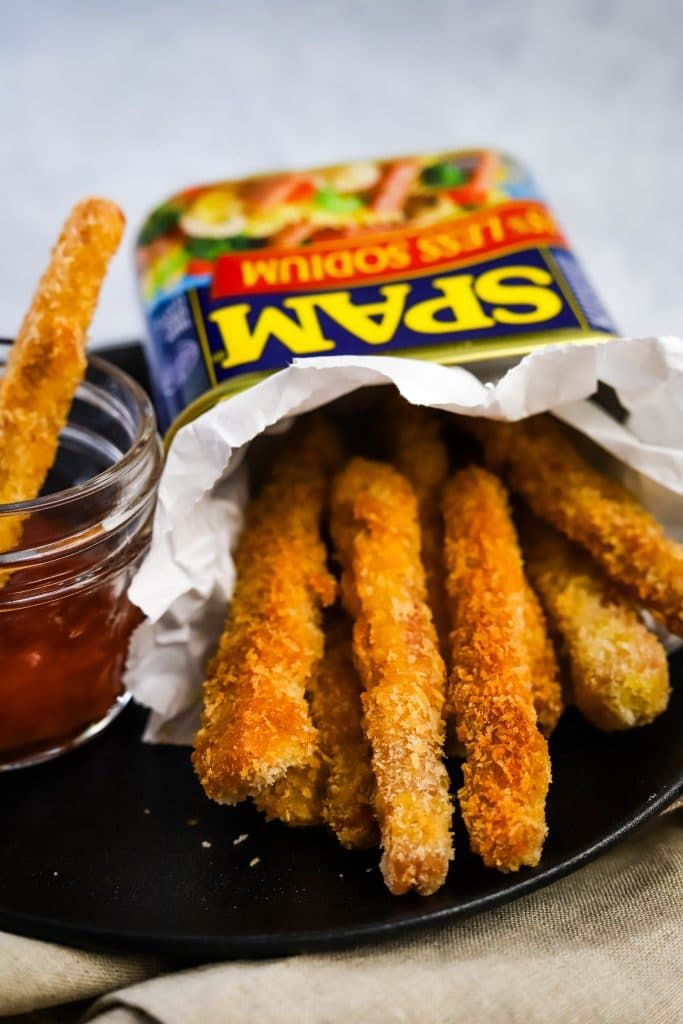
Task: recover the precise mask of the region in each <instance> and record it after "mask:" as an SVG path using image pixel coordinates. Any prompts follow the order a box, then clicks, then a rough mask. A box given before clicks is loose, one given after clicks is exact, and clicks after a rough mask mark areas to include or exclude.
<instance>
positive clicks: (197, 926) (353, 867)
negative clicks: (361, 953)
mask: <svg viewBox="0 0 683 1024" xmlns="http://www.w3.org/2000/svg"><path fill="white" fill-rule="evenodd" d="M671 667H672V673H673V675H674V677H678V682H679V684H680V685H679V689H678V693H677V694H676V695H675V696H674V698H673V700H672V704H671V707H670V708H669V710H668V711H667V712H666V714H665V715H663V716H662V717H661V718H660V719H659V720H658V721H657V722H655V723H654V724H653V725H651V726H649V727H647V728H644V729H638V730H633V731H632V732H629V733H622V734H619V735H614V736H604V735H602V734H600V733H598V732H596V731H594V730H593V729H591V728H590V727H589V726H587V725H585V724H584V723H583V722H582V721H581V720H580V719H579V718H578V716H577V715H575V714H573V713H569V714H567V716H566V718H565V719H564V720H563V721H562V723H561V725H560V727H559V729H558V731H557V733H556V735H555V736H554V737H553V740H552V744H551V749H552V758H553V775H554V781H553V785H552V788H551V793H550V799H549V807H548V818H549V826H550V835H549V838H548V841H547V843H546V849H545V853H544V855H543V860H542V862H541V865H540V867H538V868H536V869H535V870H524V871H521V872H520V873H519V874H517V875H501V874H498V873H496V872H494V871H487V870H486V869H484V868H483V867H482V866H481V864H480V863H479V862H478V861H477V860H476V858H474V857H472V856H470V854H469V852H468V850H467V840H466V838H465V837H464V836H463V834H462V832H461V831H458V832H457V835H456V845H457V861H456V864H455V865H454V867H453V868H452V869H451V873H450V876H449V879H448V882H447V884H446V886H445V887H444V888H443V889H442V890H441V892H439V893H437V894H436V895H435V896H431V897H429V898H428V899H420V898H419V897H401V898H396V897H393V896H390V895H389V893H388V892H387V891H386V889H385V888H384V886H383V884H382V880H381V878H380V874H379V871H378V869H377V866H376V865H377V854H376V853H368V854H351V853H346V852H344V851H343V850H342V849H341V848H340V847H339V846H338V844H337V843H336V842H335V840H334V839H333V838H332V837H331V836H328V835H327V834H326V833H325V832H324V831H323V830H322V829H320V830H319V829H304V830H298V831H297V830H293V829H291V830H290V829H287V828H285V827H284V826H281V825H279V824H270V825H268V824H266V823H265V822H264V821H263V820H262V818H261V817H260V815H259V814H258V813H257V812H256V811H255V810H254V809H253V808H251V807H249V806H242V807H236V808H222V807H218V806H217V805H215V804H211V803H210V802H209V801H208V800H207V799H206V798H205V797H204V795H203V793H202V791H201V789H200V787H199V784H198V783H197V781H196V779H195V777H194V775H193V772H192V769H191V767H190V762H189V751H188V750H187V749H186V748H182V747H152V746H148V745H144V744H142V743H140V742H139V736H140V732H141V728H142V724H143V721H144V714H143V712H142V711H141V710H140V709H139V708H130V709H128V710H127V711H125V712H124V713H123V714H122V715H121V717H120V718H119V720H118V721H117V722H115V723H114V724H113V725H112V726H111V727H110V728H109V729H108V730H107V731H106V732H105V733H103V734H102V735H101V736H100V737H98V738H97V739H95V740H93V741H92V743H90V744H89V745H88V746H85V747H82V748H81V749H80V750H77V751H75V752H74V753H72V754H69V755H68V756H66V757H63V758H61V759H60V760H57V761H53V762H51V763H48V764H44V765H39V766H37V767H35V768H29V769H25V770H23V771H19V772H8V773H6V774H5V775H4V776H0V806H1V807H2V816H3V831H4V836H5V838H4V841H3V842H2V844H0V928H4V929H6V930H9V931H14V932H20V933H22V934H25V935H32V936H36V937H39V938H43V939H53V940H57V941H62V942H68V943H71V944H74V945H82V946H90V947H94V948H106V947H109V948H112V947H117V948H121V949H128V950H133V949H136V950H149V951H154V952H159V953H167V954H177V955H182V956H189V957H197V958H201V959H209V958H214V957H225V956H263V955H273V954H280V953H286V952H294V951H298V950H311V949H313V950H315V949H324V948H332V947H335V946H341V945H344V944H347V943H351V942H354V941H357V940H361V939H367V938H370V937H373V936H381V935H386V934H389V933H394V932H397V931H399V930H401V929H405V928H410V927H414V926H416V925H421V924H427V923H433V922H435V921H438V920H443V919H445V918H452V917H457V916H464V915H467V914H473V913H476V912H479V911H481V910H485V909H486V908H488V907H493V906H496V905H497V904H499V903H503V902H505V901H507V900H511V899H513V898H515V897H517V896H520V895H522V894H523V893H526V892H529V891H531V890H532V889H535V888H538V887H539V886H542V885H547V884H548V883H549V882H552V881H554V880H555V879H557V878H559V877H561V876H562V875H565V874H567V873H568V872H570V871H573V870H575V869H576V868H577V867H580V866H581V865H582V864H584V863H585V862H586V861H588V860H590V859H591V858H592V857H595V856H596V855H597V854H598V853H600V852H601V851H602V850H604V849H605V848H606V847H608V846H609V845H610V844H612V843H614V842H616V841H617V840H618V839H621V838H622V837H623V836H625V835H626V834H627V833H628V832H630V831H631V830H632V829H634V828H636V827H637V826H638V825H640V824H642V823H643V822H644V821H645V820H646V819H647V818H649V817H650V816H651V815H653V814H655V813H656V812H657V811H659V810H661V809H662V808H663V807H665V806H666V805H667V804H668V803H669V802H670V801H672V800H673V799H674V798H675V797H676V796H677V795H679V794H681V793H682V792H683V744H681V739H680V738H681V735H682V734H683V679H682V678H681V677H683V652H682V653H681V654H678V655H675V656H674V657H673V658H672V664H671ZM193 821H196V824H192V823H191V822H193ZM241 835H246V836H247V838H246V839H244V840H243V841H242V842H238V843H237V844H235V840H237V839H238V837H240V836H241ZM207 844H210V845H207ZM256 858H258V862H256Z"/></svg>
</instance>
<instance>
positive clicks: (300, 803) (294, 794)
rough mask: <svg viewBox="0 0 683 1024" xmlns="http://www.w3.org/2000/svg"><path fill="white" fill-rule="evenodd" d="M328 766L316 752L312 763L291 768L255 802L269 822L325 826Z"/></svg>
mask: <svg viewBox="0 0 683 1024" xmlns="http://www.w3.org/2000/svg"><path fill="white" fill-rule="evenodd" d="M326 779H327V765H326V764H325V761H324V759H323V757H322V756H321V755H320V752H319V751H318V750H317V749H316V750H314V752H313V755H312V756H311V758H310V760H309V762H308V764H305V765H304V766H303V767H301V768H290V769H289V770H288V771H287V772H286V773H285V774H284V775H283V777H282V778H281V779H278V780H277V782H274V783H273V784H272V786H269V787H268V788H267V789H262V790H261V791H260V792H259V793H257V794H256V796H255V797H254V803H255V804H256V806H257V807H258V809H259V810H260V811H262V812H263V813H264V814H265V816H266V818H268V820H269V821H272V820H274V819H277V820H278V821H284V822H285V824H287V825H321V824H322V823H323V821H324V820H325V815H324V812H323V803H324V799H325V782H326Z"/></svg>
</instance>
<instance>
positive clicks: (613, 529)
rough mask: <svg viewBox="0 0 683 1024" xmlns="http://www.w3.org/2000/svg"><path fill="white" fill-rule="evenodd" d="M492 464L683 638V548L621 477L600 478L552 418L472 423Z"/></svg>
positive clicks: (535, 509)
mask: <svg viewBox="0 0 683 1024" xmlns="http://www.w3.org/2000/svg"><path fill="white" fill-rule="evenodd" d="M470 427H471V429H472V430H473V431H474V432H475V433H476V435H477V437H478V438H479V439H480V440H481V442H482V444H483V447H484V453H485V457H486V461H487V464H488V465H489V466H491V468H494V469H496V470H498V471H500V472H502V473H503V475H504V476H505V477H506V479H507V481H508V482H509V484H510V487H511V488H512V489H513V490H515V491H517V492H518V493H519V494H520V495H521V496H522V497H523V498H524V500H525V501H526V502H527V504H528V505H529V507H530V508H531V510H532V511H533V512H534V513H535V514H536V515H537V516H540V517H541V518H542V519H545V520H547V521H548V522H549V523H551V524H552V525H553V526H554V527H555V528H556V529H558V530H560V531H561V532H562V533H564V534H565V535H566V536H567V537H569V538H570V540H573V541H575V542H576V543H577V544H580V545H581V546H582V547H584V548H585V549H586V550H587V551H588V552H589V553H590V554H591V555H592V556H593V558H594V559H595V560H596V561H597V562H598V563H599V564H600V566H601V567H602V569H603V571H604V572H605V573H606V574H607V575H608V576H609V577H610V578H611V579H613V580H614V581H615V582H616V583H618V584H619V585H620V586H622V587H623V588H624V589H626V590H627V591H628V593H629V594H630V596H631V597H632V598H633V600H634V601H636V602H638V603H639V604H642V605H643V606H644V607H645V608H648V609H649V610H650V611H651V612H652V614H653V615H654V616H655V617H656V618H658V619H659V620H661V622H663V623H664V625H665V626H666V627H667V629H669V630H671V632H672V633H676V634H677V635H682V636H683V545H681V544H677V543H676V542H675V541H673V540H672V539H671V538H669V537H667V536H666V534H665V533H664V531H663V529H662V527H661V526H660V525H659V523H657V521H656V520H655V519H654V518H653V516H651V515H650V514H649V512H646V511H645V509H643V508H641V506H640V505H638V503H637V502H636V501H635V499H634V498H633V497H632V496H631V495H630V494H629V493H628V491H627V490H626V489H625V488H624V487H622V485H621V484H619V483H617V482H616V481H615V480H610V479H609V478H608V477H605V476H603V475H602V473H599V472H598V471H597V470H596V469H593V467H592V466H591V465H590V464H589V463H588V462H587V461H586V460H585V459H584V458H583V456H582V455H581V454H580V453H579V452H578V451H577V449H576V448H575V447H574V445H573V444H572V442H571V441H570V439H569V438H568V437H567V435H566V434H565V432H564V431H563V430H562V428H561V427H560V426H559V424H558V423H557V422H556V421H555V420H553V419H552V417H550V416H534V417H532V418H531V419H528V420H523V421H521V422H520V423H494V422H493V421H491V420H472V421H470Z"/></svg>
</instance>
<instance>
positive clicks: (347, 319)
mask: <svg viewBox="0 0 683 1024" xmlns="http://www.w3.org/2000/svg"><path fill="white" fill-rule="evenodd" d="M137 263H138V271H139V274H140V281H141V287H142V294H143V302H144V305H145V310H146V315H147V319H148V324H149V332H150V339H149V348H148V353H149V358H150V363H151V369H152V376H153V379H154V383H155V389H156V401H157V406H158V412H159V418H160V421H161V425H162V428H164V429H165V428H166V427H168V426H169V425H170V424H171V423H172V422H173V421H174V420H175V419H176V418H177V417H178V416H180V415H181V414H182V413H183V410H184V409H186V407H188V406H192V404H193V403H195V401H196V400H197V399H198V398H199V397H200V396H203V395H205V394H206V393H207V392H211V393H212V395H214V396H215V397H216V398H217V397H220V396H221V395H225V394H229V393H231V392H233V391H235V390H239V389H242V388H244V387H246V386H249V385H250V384H252V383H254V382H255V381H257V380H259V379H261V378H262V377H263V376H264V375H266V374H268V373H272V372H273V371H275V370H278V369H281V368H282V367H284V366H287V365H288V364H289V363H290V362H291V360H292V359H293V358H305V357H306V356H319V355H325V354H330V355H368V354H386V355H406V356H412V357H417V358H424V359H431V360H435V361H438V362H441V363H444V364H449V363H464V362H468V361H471V360H475V359H476V360H481V359H484V358H506V359H509V358H510V357H514V356H517V355H521V354H523V353H525V352H529V351H530V350H531V349H533V348H535V347H537V346H539V345H544V344H548V343H550V342H553V341H560V340H567V339H574V340H577V341H581V340H582V339H588V338H594V337H596V336H599V335H604V336H610V335H611V334H613V333H614V326H613V324H612V322H611V321H610V319H609V317H608V315H607V313H606V312H605V311H604V309H603V308H602V306H601V304H600V302H599V300H598V298H597V296H596V295H595V293H594V292H593V291H592V289H591V287H590V285H589V283H588V281H587V280H586V278H585V277H584V275H583V273H582V270H581V268H580V266H579V264H578V262H577V261H576V259H575V257H574V256H573V254H572V252H571V250H570V248H569V246H568V245H567V242H566V240H565V238H564V236H563V234H562V231H561V229H560V227H559V226H558V224H557V222H556V221H555V219H554V217H553V214H552V212H551V210H550V209H549V208H548V206H547V205H546V204H545V203H544V202H543V200H542V199H541V197H540V196H539V194H538V192H537V190H536V188H535V186H534V184H533V182H532V180H531V179H530V178H529V176H528V174H527V173H526V171H525V170H524V168H523V167H522V166H521V165H520V164H518V163H517V162H516V161H515V160H513V159H512V158H510V157H508V156H505V155H502V154H499V153H496V152H493V151H490V150H483V151H482V150H477V151H466V152H455V153H453V152H448V153H441V154H436V155H428V156H419V157H407V158H401V159H394V160H381V161H367V162H357V163H354V164H345V165H341V166H334V167H327V168H322V169H318V170H313V171H305V172H292V173H282V174H272V175H266V176H260V177H255V178H248V179H244V180H241V181H228V182H221V183H219V184H214V185H208V186H204V187H201V188H196V189H189V190H186V191H184V192H181V193H179V194H178V195H176V196H173V197H172V198H171V199H170V200H168V201H167V202H166V203H164V204H163V205H162V206H160V207H158V208H157V209H156V210H155V211H154V212H153V213H152V215H151V216H150V217H149V218H148V220H147V222H146V223H145V225H144V226H143V229H142V231H141V233H140V236H139V239H138V246H137ZM210 400H211V399H209V401H210Z"/></svg>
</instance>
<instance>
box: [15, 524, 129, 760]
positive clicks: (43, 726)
mask: <svg viewBox="0 0 683 1024" xmlns="http://www.w3.org/2000/svg"><path fill="white" fill-rule="evenodd" d="M40 534H41V523H40V517H33V518H32V519H31V520H29V521H28V522H27V523H26V524H25V527H24V537H23V542H22V543H23V544H24V545H26V546H31V544H32V543H35V542H36V541H38V539H39V538H40ZM94 568H95V566H94V564H93V556H92V555H88V554H87V553H86V554H84V553H80V554H76V555H73V556H71V557H69V556H66V557H61V558H60V559H59V562H58V567H57V570H56V575H55V583H54V586H53V587H51V588H50V596H49V597H48V598H47V599H44V600H40V601H38V602H31V603H19V602H17V603H13V599H15V600H16V598H17V595H18V594H19V593H20V592H21V591H22V590H25V589H26V586H27V584H28V585H29V586H30V585H31V583H32V581H33V580H36V579H37V578H40V574H41V573H40V572H39V571H37V570H36V569H25V570H19V571H17V572H15V573H14V574H13V575H12V576H11V577H10V578H9V579H8V580H7V581H6V583H5V585H4V586H3V587H2V589H0V761H7V760H12V759H13V758H14V757H25V756H29V755H30V754H31V753H32V752H36V753H37V752H39V751H40V750H41V749H49V748H51V747H54V746H59V745H61V744H62V743H68V741H69V740H70V739H73V738H75V737H76V736H78V735H79V734H80V733H81V732H82V731H83V730H84V729H85V728H87V726H88V725H89V724H91V723H94V722H97V721H99V720H100V719H102V718H103V717H104V716H105V715H106V714H107V712H108V711H109V710H110V708H111V707H112V705H113V704H114V703H115V701H116V698H117V697H118V696H119V694H120V693H121V692H122V682H121V679H122V673H123V667H124V662H125V656H126V650H127V647H128V640H129V638H130V634H131V632H132V630H133V628H134V627H135V625H137V623H138V622H139V621H140V617H141V616H140V612H139V611H138V609H137V608H136V607H135V606H134V605H132V604H131V603H130V602H129V601H128V599H127V597H126V591H127V589H128V584H129V582H130V578H131V575H132V567H131V566H130V565H125V566H120V567H118V569H115V570H114V571H112V572H107V573H106V574H105V575H100V576H99V578H98V576H97V574H93V573H92V571H93V569H94ZM42 571H44V569H43V570H42ZM53 571H54V567H53ZM90 574H93V575H94V576H95V579H94V581H93V582H91V583H88V576H89V575H90ZM79 578H80V579H82V580H84V584H83V586H82V587H81V586H79V587H77V588H76V589H74V588H73V587H71V588H70V589H69V590H68V592H65V589H64V588H65V587H66V586H68V585H69V584H70V583H71V582H72V581H73V580H75V579H79ZM60 581H61V587H60ZM60 590H61V592H60Z"/></svg>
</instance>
